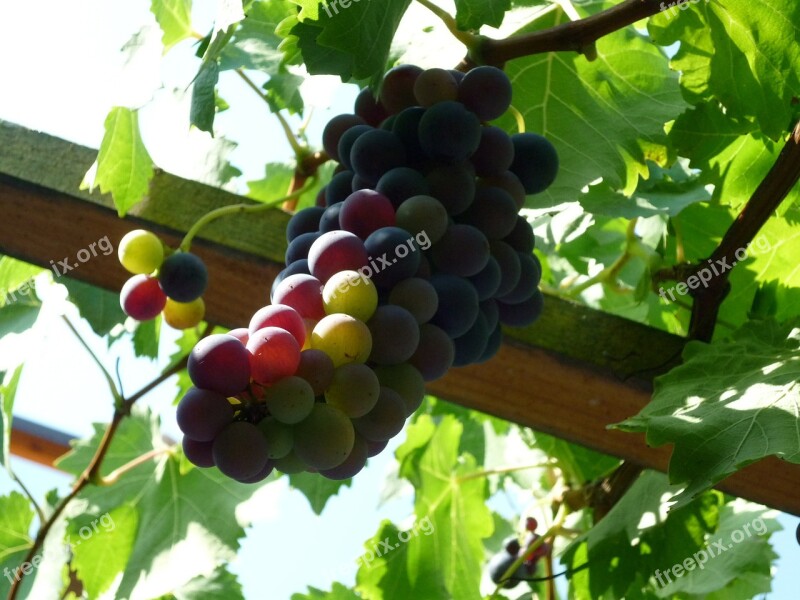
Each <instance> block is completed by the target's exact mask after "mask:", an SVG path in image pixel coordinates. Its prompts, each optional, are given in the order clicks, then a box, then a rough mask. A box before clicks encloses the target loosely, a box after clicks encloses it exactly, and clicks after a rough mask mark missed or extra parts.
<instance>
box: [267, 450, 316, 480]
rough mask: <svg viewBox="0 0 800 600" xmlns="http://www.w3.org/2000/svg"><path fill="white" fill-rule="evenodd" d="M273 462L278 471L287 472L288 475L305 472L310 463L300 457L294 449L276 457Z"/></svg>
mask: <svg viewBox="0 0 800 600" xmlns="http://www.w3.org/2000/svg"><path fill="white" fill-rule="evenodd" d="M273 462H274V464H275V469H276V470H277V471H280V472H281V473H286V474H287V475H294V474H295V473H303V472H304V471H307V470H308V465H307V464H306V463H304V462H303V461H302V460H300V458H298V456H297V455H296V454H295V453H294V450H292V451H291V452H289V454H287V455H286V456H283V457H281V458H278V459H275V460H274V461H273Z"/></svg>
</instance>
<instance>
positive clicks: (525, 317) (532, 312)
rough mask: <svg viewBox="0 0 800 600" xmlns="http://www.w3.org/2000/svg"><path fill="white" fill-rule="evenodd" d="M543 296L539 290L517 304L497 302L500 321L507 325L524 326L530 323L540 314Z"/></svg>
mask: <svg viewBox="0 0 800 600" xmlns="http://www.w3.org/2000/svg"><path fill="white" fill-rule="evenodd" d="M543 305H544V297H543V296H542V293H541V292H540V291H539V290H536V291H535V292H534V293H533V295H532V296H531V297H530V298H528V299H527V300H525V301H524V302H520V303H518V304H506V303H504V302H498V303H497V308H498V310H499V311H500V322H501V323H502V324H503V325H507V326H509V327H525V326H526V325H530V324H531V323H533V322H534V321H535V320H536V319H538V318H539V316H540V315H541V314H542V307H543Z"/></svg>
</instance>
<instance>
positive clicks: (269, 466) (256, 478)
mask: <svg viewBox="0 0 800 600" xmlns="http://www.w3.org/2000/svg"><path fill="white" fill-rule="evenodd" d="M273 470H275V463H274V462H273V461H271V460H267V462H266V463H265V464H264V467H263V468H262V469H261V470H260V471H259V472H258V473H256V474H255V475H253V476H251V477H245V478H244V479H237V480H236V481H238V482H239V483H259V482H261V481H264V480H265V479H266V478H267V477H269V476H270V475H271V474H272V471H273Z"/></svg>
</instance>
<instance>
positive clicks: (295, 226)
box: [286, 206, 325, 242]
mask: <svg viewBox="0 0 800 600" xmlns="http://www.w3.org/2000/svg"><path fill="white" fill-rule="evenodd" d="M324 212H325V209H324V208H323V207H321V206H309V207H307V208H304V209H302V210H298V211H297V212H296V213H294V214H293V215H292V218H291V219H289V222H288V223H287V224H286V241H287V242H291V241H292V240H293V239H294V238H296V237H297V236H298V235H300V234H302V233H309V232H313V231H317V230H318V229H319V220H320V218H321V217H322V213H324Z"/></svg>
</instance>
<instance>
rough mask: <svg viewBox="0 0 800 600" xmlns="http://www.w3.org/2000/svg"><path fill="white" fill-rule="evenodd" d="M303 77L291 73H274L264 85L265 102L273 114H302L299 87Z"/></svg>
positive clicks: (301, 98) (301, 97) (303, 79)
mask: <svg viewBox="0 0 800 600" xmlns="http://www.w3.org/2000/svg"><path fill="white" fill-rule="evenodd" d="M304 81H305V78H304V77H300V76H299V75H293V74H292V73H276V74H275V75H271V76H270V78H269V81H267V82H266V83H265V84H264V89H265V90H267V101H268V102H269V105H270V108H271V109H272V111H273V112H278V111H279V110H284V109H285V110H288V111H289V113H291V114H296V113H302V112H303V96H302V95H301V94H300V86H301V85H302V84H303V82H304Z"/></svg>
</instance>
